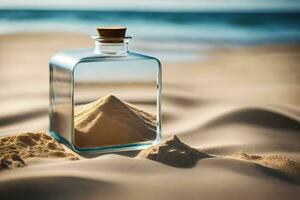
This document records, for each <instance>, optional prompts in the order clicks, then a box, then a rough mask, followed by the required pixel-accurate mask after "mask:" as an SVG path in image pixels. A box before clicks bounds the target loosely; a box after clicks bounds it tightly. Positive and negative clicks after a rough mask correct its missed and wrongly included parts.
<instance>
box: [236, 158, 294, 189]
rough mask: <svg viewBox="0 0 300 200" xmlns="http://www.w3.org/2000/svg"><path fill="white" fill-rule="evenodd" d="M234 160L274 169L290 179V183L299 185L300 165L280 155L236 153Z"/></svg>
mask: <svg viewBox="0 0 300 200" xmlns="http://www.w3.org/2000/svg"><path fill="white" fill-rule="evenodd" d="M233 156H234V157H236V158H239V159H242V160H246V161H250V162H254V163H257V164H259V165H262V166H264V167H268V168H271V169H274V170H276V171H278V172H280V173H281V174H283V175H285V176H287V177H288V178H291V179H292V181H296V182H297V183H300V163H298V162H296V161H294V160H292V159H290V158H288V157H285V156H280V155H271V156H260V155H251V154H247V153H244V152H238V153H236V154H234V155H233Z"/></svg>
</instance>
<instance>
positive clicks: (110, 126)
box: [50, 49, 162, 152]
mask: <svg viewBox="0 0 300 200" xmlns="http://www.w3.org/2000/svg"><path fill="white" fill-rule="evenodd" d="M161 73H162V72H161V65H160V62H159V60H157V59H156V58H153V57H149V56H145V55H141V54H136V53H131V52H122V53H121V54H120V55H119V54H115V53H112V54H109V52H108V54H105V53H104V54H103V53H95V50H94V49H78V50H69V51H65V52H61V53H59V54H57V55H55V56H54V57H53V58H52V59H51V61H50V133H51V134H52V135H53V136H54V137H55V138H56V139H57V140H59V141H60V142H63V143H64V144H66V145H68V146H69V147H70V148H72V149H74V150H75V151H78V152H99V151H102V152H109V151H122V150H123V151H125V150H134V149H143V148H146V147H148V146H150V145H153V144H156V143H159V142H160V140H161V102H160V98H161V97H160V96H161V84H162V83H161V76H162V74H161ZM99 113H100V114H99ZM89 136H90V138H89Z"/></svg>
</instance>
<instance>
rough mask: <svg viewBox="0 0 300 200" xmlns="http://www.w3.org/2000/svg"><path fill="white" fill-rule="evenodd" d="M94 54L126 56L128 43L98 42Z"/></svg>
mask: <svg viewBox="0 0 300 200" xmlns="http://www.w3.org/2000/svg"><path fill="white" fill-rule="evenodd" d="M94 52H95V53H96V54H102V55H106V56H126V55H127V53H128V42H126V41H124V42H118V43H111V42H103V41H97V40H96V41H95V49H94Z"/></svg>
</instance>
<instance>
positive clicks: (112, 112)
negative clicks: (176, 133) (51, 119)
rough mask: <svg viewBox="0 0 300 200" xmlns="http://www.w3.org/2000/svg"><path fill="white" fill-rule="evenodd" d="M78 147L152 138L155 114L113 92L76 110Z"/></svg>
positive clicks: (75, 124)
mask: <svg viewBox="0 0 300 200" xmlns="http://www.w3.org/2000/svg"><path fill="white" fill-rule="evenodd" d="M74 126H75V141H76V146H77V147H99V146H110V145H118V144H127V143H135V142H143V141H148V140H154V139H155V137H156V118H155V116H153V115H151V114H148V113H146V112H144V111H142V110H140V109H138V108H135V107H134V106H132V105H130V104H128V103H126V102H124V101H121V100H120V99H118V98H117V97H115V96H113V95H108V96H104V97H102V98H101V99H99V100H97V101H94V102H92V103H89V104H86V105H83V106H82V107H80V108H79V109H78V110H77V111H75V118H74Z"/></svg>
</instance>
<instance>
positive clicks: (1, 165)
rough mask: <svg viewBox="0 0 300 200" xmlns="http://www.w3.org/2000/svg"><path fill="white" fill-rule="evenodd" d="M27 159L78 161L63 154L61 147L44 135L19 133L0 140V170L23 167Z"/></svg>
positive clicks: (63, 150)
mask: <svg viewBox="0 0 300 200" xmlns="http://www.w3.org/2000/svg"><path fill="white" fill-rule="evenodd" d="M27 158H67V159H70V160H77V159H78V158H77V157H75V156H74V155H73V154H71V153H67V152H65V149H64V148H63V146H62V145H61V144H59V143H58V142H56V141H55V140H54V139H53V138H52V137H50V136H49V135H47V134H46V133H21V134H18V135H13V136H5V137H1V138H0V170H3V169H10V168H15V167H24V166H26V165H27V164H26V162H25V160H26V159H27Z"/></svg>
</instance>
